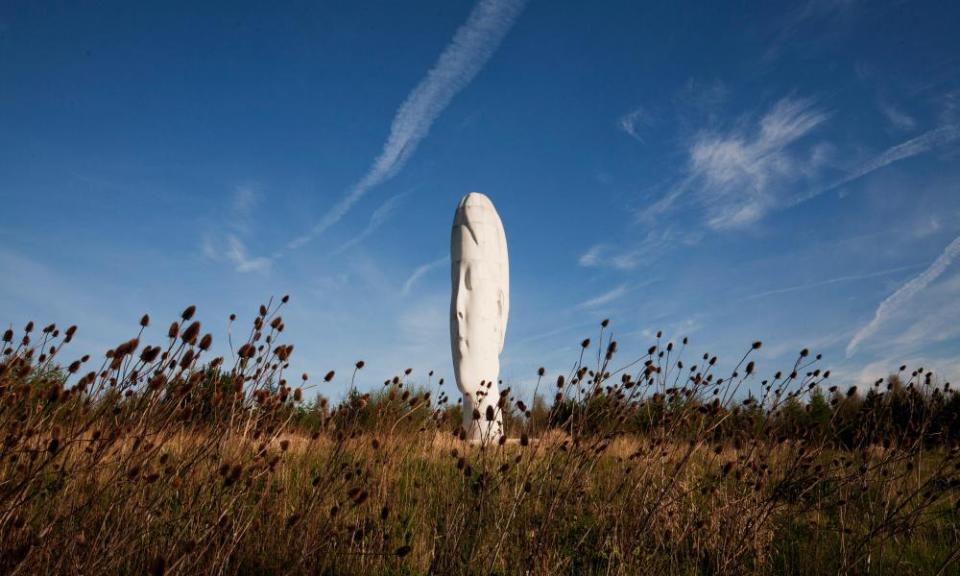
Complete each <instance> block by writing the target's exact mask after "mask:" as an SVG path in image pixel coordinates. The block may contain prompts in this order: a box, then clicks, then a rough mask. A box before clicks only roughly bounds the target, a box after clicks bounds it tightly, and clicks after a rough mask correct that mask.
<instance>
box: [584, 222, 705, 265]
mask: <svg viewBox="0 0 960 576" xmlns="http://www.w3.org/2000/svg"><path fill="white" fill-rule="evenodd" d="M698 240H699V236H698V235H697V234H695V233H691V234H686V235H677V234H676V233H675V232H674V231H673V229H672V228H663V229H658V228H654V229H651V230H650V231H649V232H647V235H646V236H645V237H644V238H643V240H642V241H640V243H639V244H637V245H634V246H632V247H629V248H624V247H622V246H612V245H610V244H595V245H594V246H591V247H590V248H589V249H588V250H587V251H586V252H584V253H583V254H581V255H580V257H579V258H578V259H577V262H578V263H579V264H580V265H581V266H583V267H585V268H613V269H615V270H633V269H634V268H636V267H638V266H640V265H642V264H647V263H651V262H653V261H654V260H655V259H656V258H657V256H658V255H659V252H661V251H663V250H665V249H667V248H668V247H669V246H671V245H672V244H673V243H675V242H678V241H679V242H683V243H686V244H695V243H696V242H697V241H698Z"/></svg>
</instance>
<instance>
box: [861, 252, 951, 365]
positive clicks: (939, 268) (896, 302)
mask: <svg viewBox="0 0 960 576" xmlns="http://www.w3.org/2000/svg"><path fill="white" fill-rule="evenodd" d="M958 255H960V237H958V238H955V239H954V240H953V242H951V243H950V244H949V245H947V247H946V248H945V249H944V250H943V253H942V254H940V256H939V257H938V258H937V259H936V260H934V262H933V264H931V265H930V267H929V268H927V269H926V270H924V271H923V272H921V273H920V274H919V275H918V276H916V277H915V278H913V279H912V280H910V281H909V282H907V283H906V284H904V285H903V286H901V287H900V288H899V289H897V291H896V292H894V293H893V294H891V295H890V296H888V297H887V298H886V299H885V300H884V301H883V302H881V303H880V306H878V307H877V310H876V312H874V315H873V319H871V320H870V322H868V323H867V324H866V325H864V326H863V327H862V328H860V330H858V331H857V333H856V334H854V336H853V338H852V339H851V340H850V343H849V344H847V358H849V357H850V356H852V355H853V354H854V352H856V350H857V347H858V346H860V344H861V343H862V342H863V341H864V340H866V339H867V338H870V337H871V336H873V335H874V334H875V333H876V332H877V330H878V329H879V328H880V326H881V325H882V324H883V322H884V321H886V320H887V318H889V317H890V316H891V315H893V314H894V313H895V312H896V311H897V310H898V309H899V308H900V307H901V306H903V305H904V304H906V303H907V302H909V301H910V299H912V298H913V297H914V296H915V295H916V294H917V293H919V292H921V291H922V290H923V289H924V288H926V287H927V286H928V285H929V284H930V283H931V282H933V281H934V280H936V279H937V278H939V277H940V275H941V274H943V272H944V271H945V270H946V269H947V267H949V266H950V264H951V263H952V262H953V260H954V258H956V257H957V256H958Z"/></svg>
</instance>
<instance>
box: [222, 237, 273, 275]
mask: <svg viewBox="0 0 960 576" xmlns="http://www.w3.org/2000/svg"><path fill="white" fill-rule="evenodd" d="M225 255H226V257H227V259H228V260H230V261H231V262H233V264H234V266H235V267H236V270H237V272H261V273H263V272H269V271H270V267H271V266H272V265H273V261H272V260H271V259H270V258H267V257H266V256H251V255H250V254H249V253H248V252H247V247H246V245H245V244H244V242H243V240H241V239H240V238H238V237H237V236H235V235H233V234H230V235H229V236H227V249H226V252H225Z"/></svg>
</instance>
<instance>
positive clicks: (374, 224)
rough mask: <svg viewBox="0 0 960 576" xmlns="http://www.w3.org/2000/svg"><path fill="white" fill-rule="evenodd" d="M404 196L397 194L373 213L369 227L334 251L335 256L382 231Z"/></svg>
mask: <svg viewBox="0 0 960 576" xmlns="http://www.w3.org/2000/svg"><path fill="white" fill-rule="evenodd" d="M403 196H404V194H397V195H396V196H391V197H390V198H389V199H388V200H387V201H386V202H384V203H383V204H381V205H380V207H378V208H377V209H376V210H374V211H373V214H371V215H370V221H369V222H368V223H367V227H366V228H364V229H363V231H362V232H360V233H359V234H357V235H356V236H354V237H353V238H351V239H350V240H347V241H346V242H344V243H343V245H341V246H340V247H339V248H337V249H336V250H334V251H333V254H340V253H342V252H346V251H347V250H349V249H350V248H353V247H354V246H356V245H358V244H360V243H361V242H363V241H364V240H366V239H367V238H368V237H370V236H371V235H372V234H373V233H374V232H376V231H377V230H379V229H380V227H381V226H383V225H384V224H385V223H386V222H387V220H389V219H390V217H391V216H392V215H393V212H394V211H395V210H396V208H397V203H398V202H399V201H400V199H401V198H403Z"/></svg>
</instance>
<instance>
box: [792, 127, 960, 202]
mask: <svg viewBox="0 0 960 576" xmlns="http://www.w3.org/2000/svg"><path fill="white" fill-rule="evenodd" d="M958 138H960V126H958V125H953V124H950V125H945V126H940V127H939V128H934V129H933V130H929V131H927V132H924V133H923V134H921V135H920V136H917V137H916V138H911V139H910V140H907V141H906V142H901V143H900V144H897V145H896V146H893V147H891V148H888V149H886V150H884V151H883V152H882V153H880V154H879V155H877V156H875V157H873V158H871V159H870V160H868V161H867V162H864V163H863V164H861V165H860V166H858V167H857V168H856V169H855V170H853V171H852V172H850V173H849V174H847V175H846V176H844V177H842V178H840V179H838V180H836V181H834V182H832V183H831V184H829V185H827V186H825V187H823V188H819V189H815V190H813V191H811V192H809V193H808V194H805V195H803V196H800V197H798V198H797V199H796V200H795V201H794V202H793V204H794V205H796V204H799V203H801V202H805V201H807V200H810V199H811V198H815V197H817V196H819V195H821V194H823V193H824V192H829V191H831V190H834V189H836V188H839V187H841V186H843V185H845V184H849V183H850V182H853V181H854V180H859V179H860V178H863V177H864V176H866V175H867V174H870V173H871V172H874V171H876V170H879V169H881V168H885V167H886V166H889V165H890V164H893V163H895V162H899V161H901V160H906V159H907V158H912V157H914V156H918V155H920V154H924V153H926V152H929V151H931V150H934V149H936V148H939V147H941V146H945V145H947V144H949V143H951V142H953V141H954V140H957V139H958Z"/></svg>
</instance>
